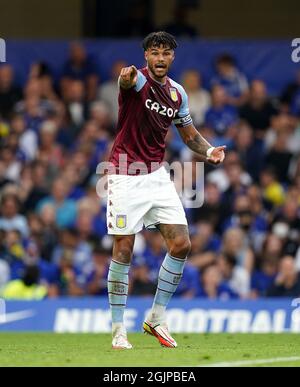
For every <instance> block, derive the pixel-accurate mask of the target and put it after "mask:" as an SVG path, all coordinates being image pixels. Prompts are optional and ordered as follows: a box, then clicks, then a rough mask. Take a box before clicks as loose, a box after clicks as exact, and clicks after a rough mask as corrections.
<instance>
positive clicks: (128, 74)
mask: <svg viewBox="0 0 300 387" xmlns="http://www.w3.org/2000/svg"><path fill="white" fill-rule="evenodd" d="M137 79H138V71H137V68H136V67H135V66H133V65H132V66H130V67H124V68H123V69H122V70H121V73H120V77H119V85H120V87H121V88H122V89H125V90H128V89H131V88H132V87H134V86H136V84H137Z"/></svg>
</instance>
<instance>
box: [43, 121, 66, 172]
mask: <svg viewBox="0 0 300 387" xmlns="http://www.w3.org/2000/svg"><path fill="white" fill-rule="evenodd" d="M57 132H58V128H57V126H56V123H55V121H53V120H51V121H50V120H47V121H44V122H43V124H42V125H41V128H40V144H39V150H38V155H37V158H38V159H39V160H41V161H43V163H44V164H45V165H48V166H49V167H51V168H53V169H54V170H59V169H60V168H61V167H62V166H63V162H64V158H63V152H62V149H61V146H60V145H59V144H57V143H56V136H57Z"/></svg>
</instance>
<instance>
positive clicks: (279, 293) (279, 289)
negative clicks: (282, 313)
mask: <svg viewBox="0 0 300 387" xmlns="http://www.w3.org/2000/svg"><path fill="white" fill-rule="evenodd" d="M267 296H268V297H299V296H300V276H299V274H298V273H297V270H296V265H295V260H294V258H293V257H292V256H289V255H287V256H284V257H283V258H282V259H281V261H280V264H279V273H278V275H277V276H276V279H275V281H274V283H273V285H272V286H271V287H270V288H269V289H268V291H267Z"/></svg>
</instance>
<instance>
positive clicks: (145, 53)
mask: <svg viewBox="0 0 300 387" xmlns="http://www.w3.org/2000/svg"><path fill="white" fill-rule="evenodd" d="M144 57H145V60H146V61H148V52H147V51H145V52H144Z"/></svg>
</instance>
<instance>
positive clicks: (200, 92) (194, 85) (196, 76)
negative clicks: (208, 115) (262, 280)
mask: <svg viewBox="0 0 300 387" xmlns="http://www.w3.org/2000/svg"><path fill="white" fill-rule="evenodd" d="M182 86H183V87H184V89H185V91H186V93H187V95H188V98H189V109H190V114H191V116H192V118H193V122H194V124H195V125H197V126H200V125H202V124H203V123H204V118H205V112H206V111H207V110H208V109H209V108H210V106H211V98H210V94H209V92H208V91H207V90H205V89H204V88H203V87H202V79H201V75H200V73H199V72H198V71H197V70H187V71H185V72H184V73H183V75H182Z"/></svg>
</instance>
